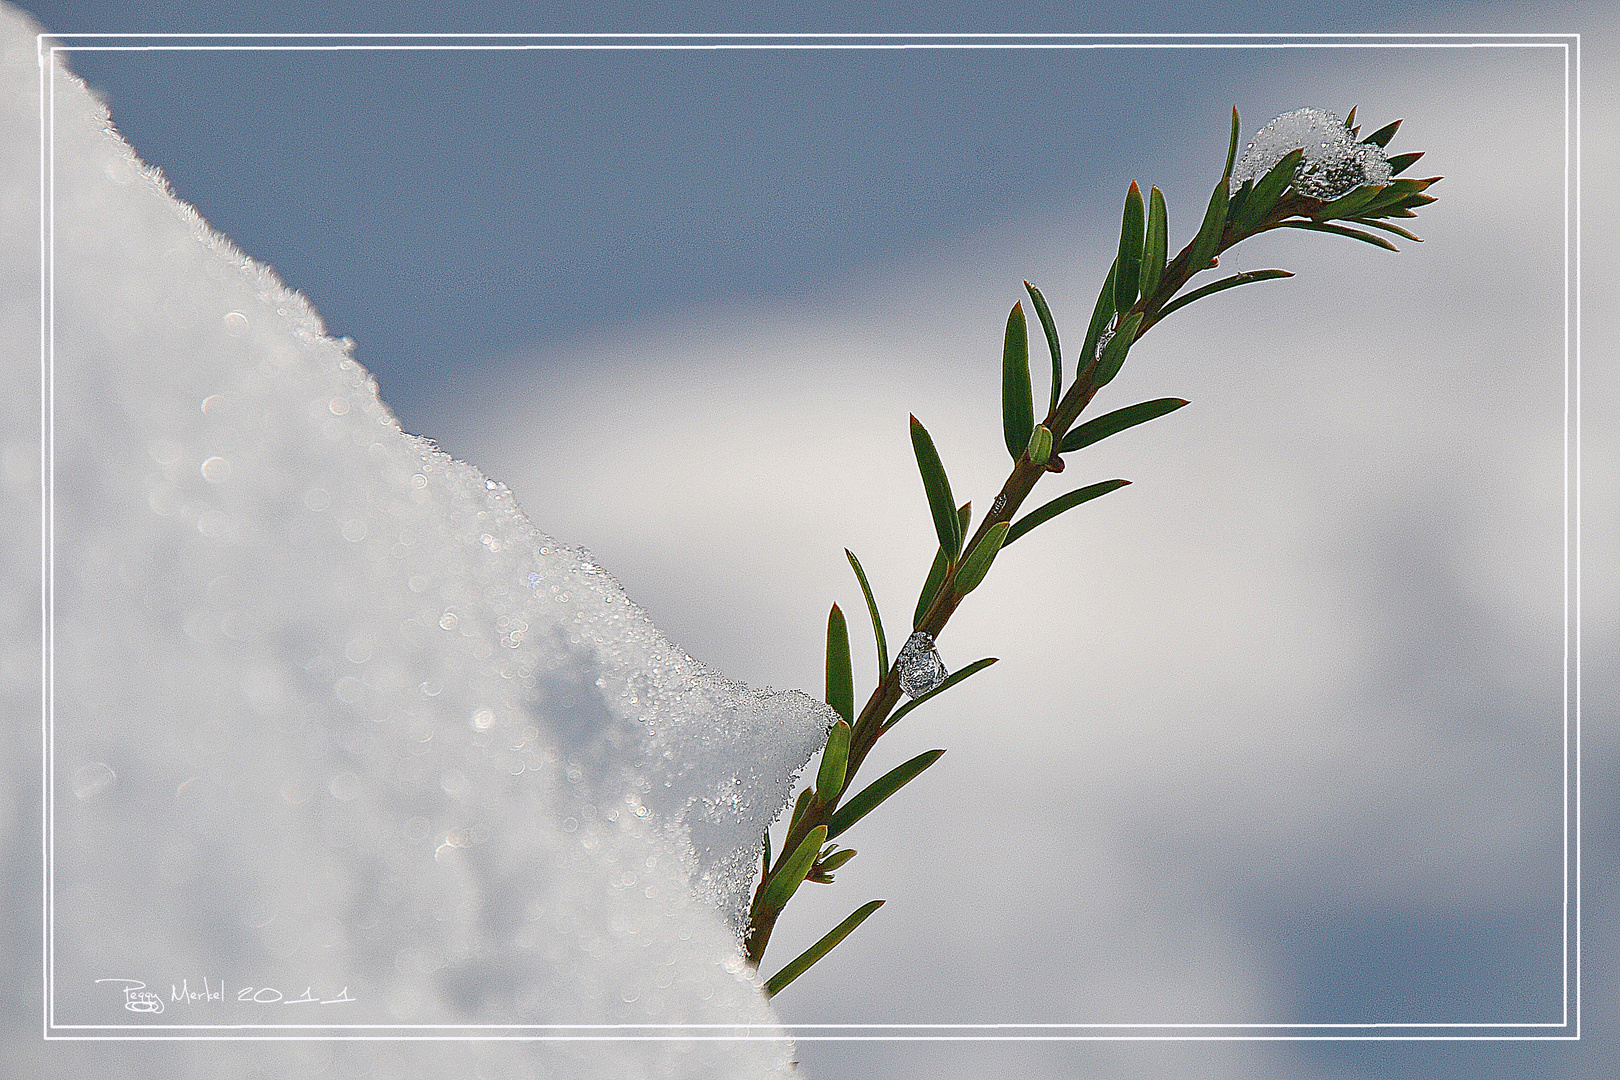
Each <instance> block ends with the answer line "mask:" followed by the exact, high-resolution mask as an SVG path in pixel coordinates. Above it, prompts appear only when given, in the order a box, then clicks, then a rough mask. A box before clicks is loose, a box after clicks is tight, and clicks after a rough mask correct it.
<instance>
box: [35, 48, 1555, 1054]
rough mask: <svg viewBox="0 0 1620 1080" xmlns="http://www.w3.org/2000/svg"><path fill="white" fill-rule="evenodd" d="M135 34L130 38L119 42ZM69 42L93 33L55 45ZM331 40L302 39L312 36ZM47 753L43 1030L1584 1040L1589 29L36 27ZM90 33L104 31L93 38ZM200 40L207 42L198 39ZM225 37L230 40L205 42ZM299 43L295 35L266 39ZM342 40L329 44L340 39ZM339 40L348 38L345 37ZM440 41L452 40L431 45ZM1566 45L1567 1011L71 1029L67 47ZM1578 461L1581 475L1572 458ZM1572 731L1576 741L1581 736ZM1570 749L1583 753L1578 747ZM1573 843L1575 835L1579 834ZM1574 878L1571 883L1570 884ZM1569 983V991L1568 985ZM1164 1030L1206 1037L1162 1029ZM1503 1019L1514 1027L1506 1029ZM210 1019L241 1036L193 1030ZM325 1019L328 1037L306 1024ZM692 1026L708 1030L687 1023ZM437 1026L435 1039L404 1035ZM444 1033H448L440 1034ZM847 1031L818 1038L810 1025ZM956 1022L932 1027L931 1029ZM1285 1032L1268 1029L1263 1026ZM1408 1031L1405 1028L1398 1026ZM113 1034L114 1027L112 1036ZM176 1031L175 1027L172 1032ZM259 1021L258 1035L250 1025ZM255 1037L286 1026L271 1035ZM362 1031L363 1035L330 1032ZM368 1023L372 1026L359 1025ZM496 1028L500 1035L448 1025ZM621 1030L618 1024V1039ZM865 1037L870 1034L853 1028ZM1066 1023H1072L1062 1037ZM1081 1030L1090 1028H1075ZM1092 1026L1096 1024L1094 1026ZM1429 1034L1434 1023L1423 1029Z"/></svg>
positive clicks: (304, 1037) (634, 1037) (394, 1036)
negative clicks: (60, 988)
mask: <svg viewBox="0 0 1620 1080" xmlns="http://www.w3.org/2000/svg"><path fill="white" fill-rule="evenodd" d="M132 40H133V41H137V42H140V43H139V44H131V45H118V44H111V43H110V42H115V41H132ZM57 41H80V42H84V44H78V45H73V44H69V45H58V44H55V42H57ZM310 41H315V42H322V44H302V43H303V42H310ZM36 42H37V49H38V60H39V66H40V373H41V395H40V421H41V428H40V430H41V434H42V443H43V445H42V448H41V449H42V453H41V461H40V481H41V491H42V501H43V506H42V511H43V513H42V516H41V529H40V545H41V568H42V574H41V583H40V603H41V609H42V610H41V615H42V628H43V633H42V642H41V651H42V657H41V661H42V662H41V680H42V695H41V697H42V703H43V707H42V712H43V717H42V721H43V724H44V739H43V746H42V753H41V758H42V761H41V769H42V790H43V793H44V798H43V813H42V815H41V816H42V819H43V820H42V822H41V841H42V844H43V846H44V859H43V866H44V874H43V875H42V879H43V880H42V882H41V886H42V893H43V896H42V912H43V926H42V932H43V935H44V942H43V945H44V949H43V956H44V969H45V970H44V972H43V986H44V989H45V993H44V995H43V1003H42V1004H43V1015H42V1022H43V1037H44V1038H45V1039H46V1040H93V1041H118V1040H131V1041H158V1040H164V1039H175V1040H180V1041H221V1040H251V1041H265V1040H278V1041H279V1040H300V1041H308V1040H316V1039H319V1040H334V1041H350V1040H411V1041H420V1040H479V1041H482V1040H503V1041H504V1040H523V1041H533V1040H553V1041H620V1040H623V1041H647V1040H658V1041H662V1040H693V1041H773V1042H774V1041H781V1040H782V1039H784V1038H788V1039H791V1040H795V1041H805V1042H819V1041H834V1040H836V1041H936V1040H953V1041H1101V1042H1118V1041H1154V1042H1163V1041H1223V1042H1230V1041H1258V1042H1277V1041H1436V1042H1448V1041H1526V1040H1529V1041H1578V1040H1579V1039H1580V1037H1581V801H1580V800H1581V492H1580V480H1581V471H1580V470H1581V383H1580V375H1581V292H1580V290H1581V282H1582V275H1581V235H1580V227H1581V55H1580V50H1581V35H1580V34H1578V33H1575V34H1514V33H1480V34H1469V33H1416V34H1404V33H1364V34H1335V33H1306V34H1284V33H1257V34H1234V33H1220V34H1215V33H1211V34H990V33H967V34H834V33H807V34H658V33H651V34H581V33H569V34H501V33H481V34H368V33H332V34H265V33H217V34H208V33H184V34H179V33H175V34H166V33H142V34H99V33H75V34H39V35H37V38H36ZM91 42H107V44H92V43H91ZM189 42H196V43H195V44H189ZM208 42H225V44H207V43H208ZM268 42H287V43H289V44H274V45H272V44H268ZM328 42H330V43H328ZM340 42H341V43H340ZM433 42H442V44H433ZM1287 48H1318V49H1321V48H1327V49H1355V48H1359V49H1369V48H1373V49H1379V48H1414V49H1415V48H1464V49H1469V48H1556V49H1561V50H1562V52H1563V59H1564V202H1563V234H1564V235H1563V245H1564V304H1563V337H1564V433H1563V434H1564V438H1563V463H1564V542H1563V557H1564V589H1563V601H1564V624H1563V633H1564V641H1563V656H1564V679H1563V710H1564V715H1563V765H1564V770H1563V782H1564V788H1563V824H1564V851H1563V907H1562V912H1563V920H1562V921H1563V935H1562V937H1563V961H1562V967H1563V971H1562V974H1563V1015H1562V1020H1561V1022H1559V1023H1445V1024H1422V1023H1398V1024H1395V1023H1391V1024H1378V1023H1374V1024H1366V1023H1362V1024H1354V1023H1352V1024H1321V1023H1316V1024H1219V1023H1153V1024H1142V1023H1131V1024H1106V1023H1093V1024H803V1025H798V1026H797V1027H796V1028H795V1029H794V1031H793V1032H787V1033H784V1032H783V1031H781V1030H775V1031H771V1032H759V1033H756V1032H755V1031H754V1030H753V1028H752V1026H750V1025H716V1024H601V1025H596V1024H575V1025H563V1024H552V1025H533V1024H464V1025H456V1024H392V1025H389V1024H254V1025H203V1024H161V1025H160V1024H153V1025H147V1024H105V1025H90V1024H80V1025H59V1024H55V1023H54V1022H53V1020H52V1017H53V1016H54V1014H55V1005H54V1002H55V954H54V941H55V933H54V916H55V912H54V900H53V889H52V883H53V882H54V881H55V840H56V835H55V814H54V810H55V784H54V779H53V774H54V768H53V766H54V757H53V750H54V739H55V718H56V704H55V695H54V685H55V650H54V644H55V558H54V553H55V539H56V528H55V509H56V498H55V488H54V480H55V452H56V433H55V425H54V417H55V404H56V400H55V370H56V368H55V363H56V348H55V323H56V290H55V266H56V260H55V240H56V233H55V191H56V187H55V176H56V174H55V143H54V139H55V123H56V82H55V80H54V79H53V78H51V73H52V72H53V71H54V70H55V69H56V67H57V61H56V58H57V54H58V53H64V54H66V53H73V52H242V51H247V52H320V51H329V52H356V51H368V52H369V51H413V52H440V51H554V50H569V51H721V50H750V51H752V50H801V51H802V50H838V51H854V50H883V51H894V50H908V49H927V50H939V49H951V50H976V49H997V50H1009V49H1011V50H1020V49H1062V50H1073V49H1287ZM1572 457H1573V470H1572V469H1571V459H1572ZM1572 733H1573V739H1572V737H1571V736H1572ZM1572 751H1573V757H1572ZM1572 839H1573V843H1572ZM1572 877H1573V880H1572ZM1572 991H1573V992H1572ZM1166 1029H1172V1030H1176V1031H1189V1032H1202V1033H1199V1034H1194V1033H1189V1034H1150V1033H1149V1032H1157V1031H1162V1030H1166ZM1498 1029H1507V1030H1498ZM191 1030H205V1031H211V1032H221V1031H223V1032H229V1034H211V1035H188V1034H182V1032H186V1031H191ZM307 1030H313V1031H318V1032H325V1033H328V1034H294V1032H298V1031H307ZM694 1030H698V1031H703V1032H705V1033H704V1034H687V1032H691V1031H694ZM415 1031H432V1032H435V1034H425V1035H424V1034H405V1033H406V1032H415ZM441 1031H444V1032H447V1033H443V1034H440V1033H437V1032H441ZM833 1031H836V1032H846V1031H848V1032H851V1033H850V1034H841V1033H840V1034H813V1033H814V1032H833ZM925 1031H926V1032H951V1034H921V1033H920V1032H925ZM1278 1031H1283V1032H1288V1034H1264V1032H1278ZM1396 1031H1399V1032H1401V1033H1394V1032H1396ZM115 1032H116V1033H117V1034H114V1033H115ZM170 1032H173V1034H170ZM249 1032H253V1033H249ZM258 1032H275V1034H269V1033H266V1034H259V1033H258ZM335 1032H356V1033H355V1034H331V1033H335ZM359 1032H366V1033H365V1034H360V1033H359ZM448 1032H458V1033H459V1032H480V1033H484V1032H490V1033H492V1034H450V1033H448ZM609 1032H612V1033H611V1034H610V1033H609ZM854 1032H864V1033H865V1034H855V1033H854ZM1058 1032H1071V1033H1070V1034H1059V1033H1058ZM1078 1032H1086V1033H1085V1034H1079V1033H1078ZM1092 1032H1095V1033H1092ZM1425 1032H1433V1034H1424V1033H1425Z"/></svg>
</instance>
